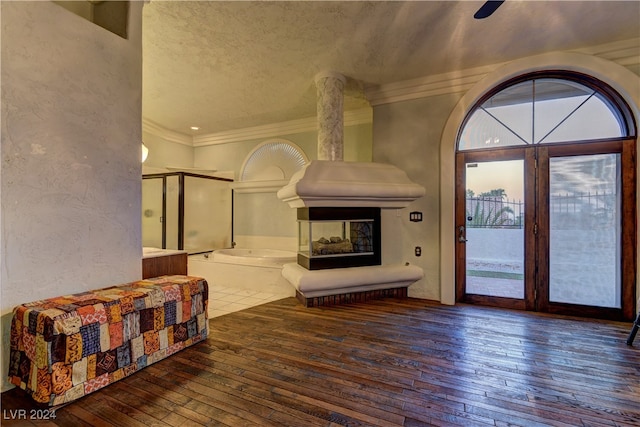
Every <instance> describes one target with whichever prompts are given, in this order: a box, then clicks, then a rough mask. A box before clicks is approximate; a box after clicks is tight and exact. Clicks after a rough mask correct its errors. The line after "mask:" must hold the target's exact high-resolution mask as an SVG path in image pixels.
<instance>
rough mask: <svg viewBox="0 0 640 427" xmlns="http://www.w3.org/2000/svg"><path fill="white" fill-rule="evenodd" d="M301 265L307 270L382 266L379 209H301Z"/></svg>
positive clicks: (299, 236) (299, 212) (299, 235)
mask: <svg viewBox="0 0 640 427" xmlns="http://www.w3.org/2000/svg"><path fill="white" fill-rule="evenodd" d="M297 214H298V229H299V232H298V264H299V265H301V266H302V267H304V268H306V269H308V270H323V269H330V268H345V267H362V266H370V265H380V263H381V256H380V208H372V207H312V208H299V209H298V210H297Z"/></svg>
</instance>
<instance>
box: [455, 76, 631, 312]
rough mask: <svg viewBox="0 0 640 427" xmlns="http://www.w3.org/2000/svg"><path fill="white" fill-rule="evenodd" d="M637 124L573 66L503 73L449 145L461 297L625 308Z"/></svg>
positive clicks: (507, 303) (547, 306) (607, 91)
mask: <svg viewBox="0 0 640 427" xmlns="http://www.w3.org/2000/svg"><path fill="white" fill-rule="evenodd" d="M635 146H636V129H635V124H634V122H633V117H632V115H631V113H630V111H629V108H628V107H627V106H626V104H625V103H624V101H623V100H622V98H621V97H619V96H618V95H617V94H616V92H615V91H614V90H612V89H611V88H610V87H609V86H607V85H606V84H604V83H602V82H600V81H598V80H596V79H593V78H590V77H588V76H585V75H583V74H579V73H575V72H560V71H553V72H536V73H532V74H527V75H523V76H518V77H516V78H513V79H510V80H508V81H505V82H503V83H502V84H500V85H498V86H497V87H495V88H493V89H492V90H491V91H489V92H488V93H487V94H486V95H485V96H483V97H481V98H480V100H479V101H478V102H477V103H476V104H475V106H474V107H473V108H472V109H471V111H470V113H469V114H468V115H467V117H466V118H465V120H464V123H463V126H462V127H461V130H460V133H459V135H458V138H457V150H456V154H455V156H456V172H455V174H456V193H455V194H456V196H455V197H456V199H455V203H456V207H455V226H456V232H457V239H456V249H455V250H456V300H457V301H464V302H472V303H479V304H487V305H496V306H503V307H510V308H520V309H527V310H537V311H545V312H554V313H562V314H577V315H586V316H593V317H607V318H619V319H623V318H627V319H628V318H631V317H632V316H633V305H634V295H635V289H634V287H635V276H636V261H635V260H636V243H635V236H636V229H635V218H636V200H635V194H636V174H635V171H636V164H635Z"/></svg>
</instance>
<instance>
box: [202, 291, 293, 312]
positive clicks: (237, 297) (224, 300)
mask: <svg viewBox="0 0 640 427" xmlns="http://www.w3.org/2000/svg"><path fill="white" fill-rule="evenodd" d="M289 296H290V295H279V294H271V293H267V292H262V291H253V290H250V289H238V288H231V287H227V286H221V285H211V284H209V318H213V317H219V316H224V315H225V314H229V313H235V312H236V311H240V310H245V309H247V308H251V307H255V306H257V305H261V304H266V303H268V302H271V301H277V300H279V299H283V298H287V297H289Z"/></svg>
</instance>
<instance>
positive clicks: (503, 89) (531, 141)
mask: <svg viewBox="0 0 640 427" xmlns="http://www.w3.org/2000/svg"><path fill="white" fill-rule="evenodd" d="M626 111H628V109H627V108H626V107H625V106H624V104H623V101H622V100H621V99H619V97H617V96H616V95H615V93H614V92H613V91H612V90H609V89H608V88H603V87H602V83H599V84H598V85H596V84H595V82H592V81H590V80H589V79H587V78H585V77H580V76H576V75H573V74H558V75H554V74H549V75H544V76H528V77H520V78H518V79H516V80H512V81H510V82H507V83H505V84H503V85H501V86H499V87H497V88H495V90H494V91H492V92H491V93H489V94H488V95H487V96H486V97H484V98H483V99H481V100H480V101H479V102H478V104H476V106H475V108H474V109H473V110H472V111H471V113H470V114H469V115H468V116H467V120H466V122H465V124H464V126H463V127H462V131H461V133H460V136H459V139H458V150H459V151H466V150H476V149H491V148H503V147H512V146H526V145H535V144H550V143H560V142H578V141H593V140H598V139H611V138H619V137H626V136H629V135H630V134H631V133H632V132H633V124H632V121H631V120H630V117H629V116H628V114H626V113H625V112H626Z"/></svg>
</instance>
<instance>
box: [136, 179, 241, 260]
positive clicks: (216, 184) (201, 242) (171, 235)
mask: <svg viewBox="0 0 640 427" xmlns="http://www.w3.org/2000/svg"><path fill="white" fill-rule="evenodd" d="M232 181H233V180H231V179H225V178H217V177H212V176H207V175H198V174H193V173H188V172H169V173H161V174H150V175H143V176H142V245H143V246H145V247H155V248H162V249H179V250H185V251H187V252H188V253H189V254H195V253H201V252H208V251H212V250H214V249H220V248H229V247H231V242H232V241H233V193H232V190H231V188H230V186H229V183H230V182H232Z"/></svg>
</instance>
